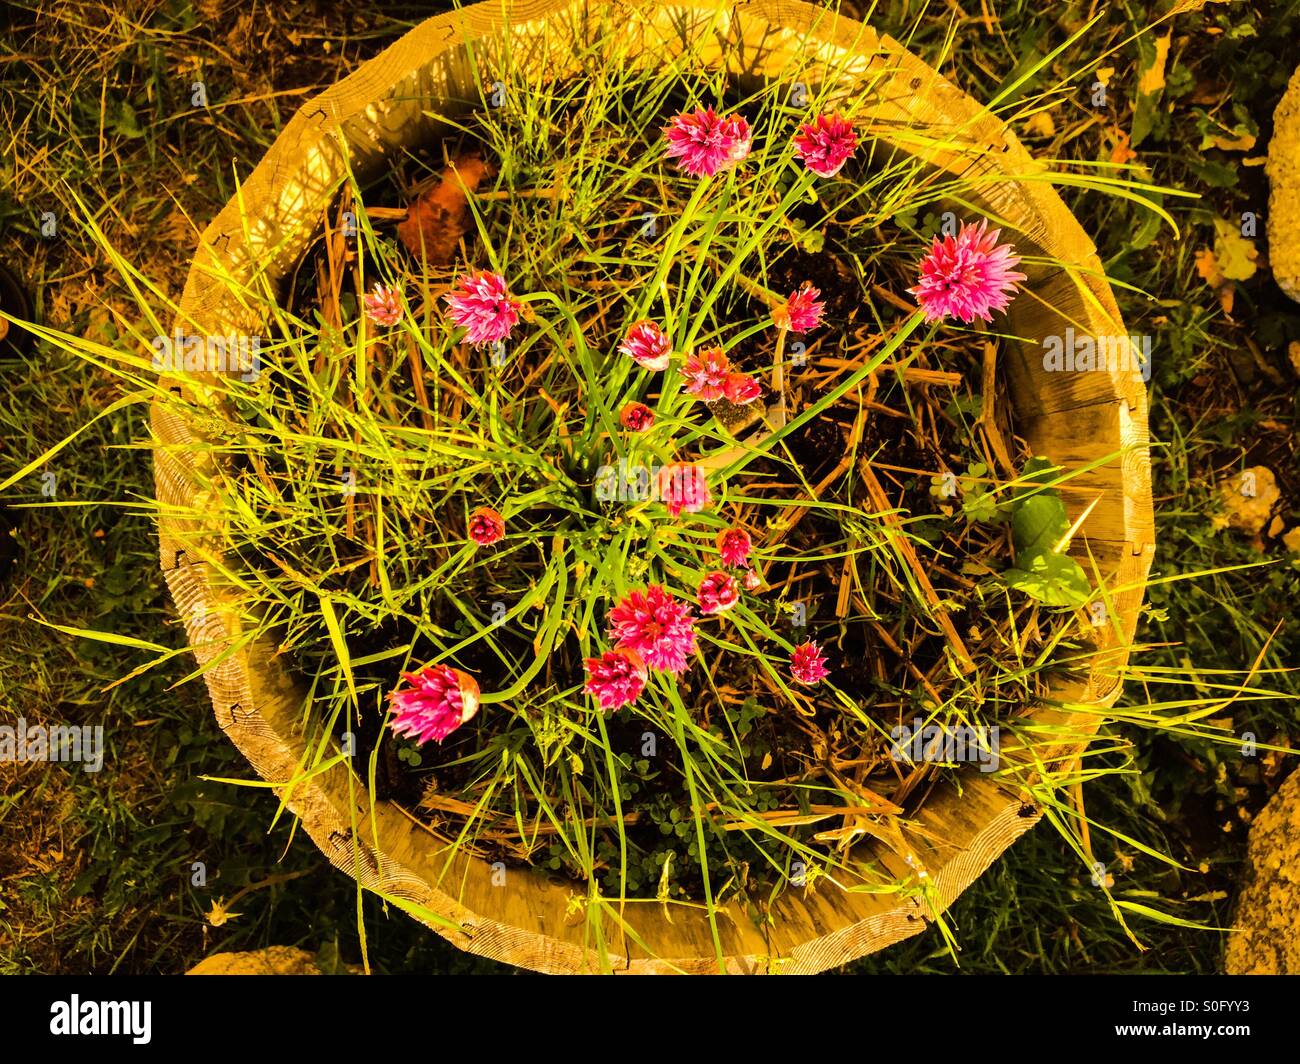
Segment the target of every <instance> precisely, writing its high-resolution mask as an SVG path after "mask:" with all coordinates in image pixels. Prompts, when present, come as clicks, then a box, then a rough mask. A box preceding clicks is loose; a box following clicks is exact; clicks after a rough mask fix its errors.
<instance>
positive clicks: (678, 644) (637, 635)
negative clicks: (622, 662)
mask: <svg viewBox="0 0 1300 1064" xmlns="http://www.w3.org/2000/svg"><path fill="white" fill-rule="evenodd" d="M609 637H610V638H611V639H613V640H614V641H615V642H614V646H615V649H621V650H632V651H635V652H636V653H637V654H639V655H640V656H641V657H642V658H643V659H644V660H645V663H646V664H647V665H648V666H650V668H652V669H663V670H664V672H671V673H674V674H675V673H680V672H684V671H685V669H686V664H687V662H686V658H687V655H689V654H693V653H694V652H695V617H694V614H693V613H692V611H691V607H690V604H689V603H686V602H681V601H679V600H678V599H675V598H673V597H672V595H670V594H669V593H668V592H667V591H665V590H664V589H663V588H662V587H660V586H659V585H658V584H652V585H651V586H650V587H649V588H648V589H646V590H645V591H630V592H628V594H627V596H626V597H625V598H624V599H623V601H622V602H620V603H619V604H618V605H617V606H615V607H614V608H613V609H612V610H610V611H609Z"/></svg>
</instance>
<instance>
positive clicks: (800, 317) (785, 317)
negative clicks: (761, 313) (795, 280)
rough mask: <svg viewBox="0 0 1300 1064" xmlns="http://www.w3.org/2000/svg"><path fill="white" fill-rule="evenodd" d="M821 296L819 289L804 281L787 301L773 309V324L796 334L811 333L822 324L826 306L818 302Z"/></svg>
mask: <svg viewBox="0 0 1300 1064" xmlns="http://www.w3.org/2000/svg"><path fill="white" fill-rule="evenodd" d="M821 294H822V293H821V289H820V288H814V287H813V286H812V284H811V282H809V281H804V283H803V284H802V285H800V286H799V291H797V292H791V293H790V298H789V299H787V300H786V301H785V302H784V303H782V304H780V305H779V306H777V307H775V308H773V310H772V321H773V323H774V324H775V325H776V327H777V328H778V329H788V330H789V331H790V332H792V333H796V334H798V333H806V332H812V331H813V329H815V328H817V326H818V325H820V324H821V323H822V313H823V312H824V311H825V310H826V304H825V303H821V302H818V297H819V296H820V295H821Z"/></svg>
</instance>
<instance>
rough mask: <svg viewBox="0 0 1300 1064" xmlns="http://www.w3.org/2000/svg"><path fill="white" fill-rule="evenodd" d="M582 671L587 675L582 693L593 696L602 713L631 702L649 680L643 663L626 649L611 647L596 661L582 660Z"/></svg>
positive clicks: (634, 652) (638, 655) (632, 652)
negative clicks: (611, 648)
mask: <svg viewBox="0 0 1300 1064" xmlns="http://www.w3.org/2000/svg"><path fill="white" fill-rule="evenodd" d="M582 667H583V668H584V669H585V670H586V671H587V683H586V686H585V687H584V690H585V691H586V692H587V694H589V695H595V696H596V701H597V702H599V703H600V708H601V709H603V710H604V711H605V712H606V713H610V712H612V711H614V710H616V709H621V708H622V707H623V706H630V705H631V704H632V703H633V702H635V701H636V700H637V699H638V698H639V697H640V695H641V692H642V691H643V690H645V682H646V680H647V679H648V678H649V676H650V673H649V671H648V670H647V669H646V663H645V660H644V659H643V658H642V657H641V655H640V654H638V653H637V652H636V651H635V650H632V649H630V648H628V647H615V648H614V649H613V650H607V651H605V653H603V654H601V656H600V657H598V658H583V659H582Z"/></svg>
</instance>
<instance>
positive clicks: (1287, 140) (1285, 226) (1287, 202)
mask: <svg viewBox="0 0 1300 1064" xmlns="http://www.w3.org/2000/svg"><path fill="white" fill-rule="evenodd" d="M1265 170H1266V172H1267V173H1268V185H1269V199H1268V257H1269V262H1270V263H1271V264H1272V266H1273V279H1274V280H1275V281H1276V282H1277V285H1278V287H1279V288H1281V289H1282V291H1283V292H1285V293H1286V294H1287V295H1289V296H1290V297H1291V298H1292V299H1294V300H1296V301H1297V302H1300V239H1297V237H1296V234H1297V233H1300V67H1297V68H1296V72H1295V73H1294V74H1292V75H1291V82H1290V84H1289V85H1287V87H1286V92H1285V93H1284V94H1283V96H1282V99H1281V101H1279V103H1278V105H1277V110H1276V111H1274V112H1273V139H1272V140H1271V141H1270V142H1269V145H1268V163H1267V165H1266V167H1265Z"/></svg>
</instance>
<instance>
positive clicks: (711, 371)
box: [682, 347, 731, 403]
mask: <svg viewBox="0 0 1300 1064" xmlns="http://www.w3.org/2000/svg"><path fill="white" fill-rule="evenodd" d="M730 372H731V363H730V362H728V361H727V356H726V354H725V353H724V352H723V350H722V348H720V347H706V348H705V349H704V350H703V351H701V352H700V353H699V354H698V355H688V356H687V358H686V365H685V366H684V367H683V368H682V376H683V377H684V378H686V391H687V392H688V393H690V394H691V395H693V396H695V397H696V398H697V399H703V400H704V401H705V402H706V403H715V402H717V401H718V400H719V399H721V398H722V397H723V395H725V394H726V382H727V374H728V373H730Z"/></svg>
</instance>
